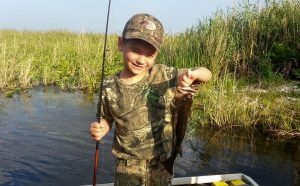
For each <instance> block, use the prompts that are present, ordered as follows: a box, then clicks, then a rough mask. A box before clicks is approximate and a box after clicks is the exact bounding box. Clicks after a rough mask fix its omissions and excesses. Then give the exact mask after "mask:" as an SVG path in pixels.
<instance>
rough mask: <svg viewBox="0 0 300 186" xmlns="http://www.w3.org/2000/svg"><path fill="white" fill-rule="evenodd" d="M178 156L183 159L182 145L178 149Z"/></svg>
mask: <svg viewBox="0 0 300 186" xmlns="http://www.w3.org/2000/svg"><path fill="white" fill-rule="evenodd" d="M178 154H179V155H180V157H182V146H181V145H180V147H179V149H178Z"/></svg>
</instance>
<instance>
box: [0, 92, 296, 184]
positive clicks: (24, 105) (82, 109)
mask: <svg viewBox="0 0 300 186" xmlns="http://www.w3.org/2000/svg"><path fill="white" fill-rule="evenodd" d="M28 95H29V96H28ZM96 103H97V95H95V96H94V97H88V96H86V95H84V94H82V93H80V92H72V93H68V92H62V91H60V90H59V89H56V88H53V87H50V88H43V87H38V88H35V89H32V90H29V92H28V94H27V95H14V97H13V98H10V99H6V98H5V96H4V95H2V94H0V185H46V186H47V185H84V184H91V183H92V176H93V163H94V153H95V142H94V141H93V140H91V139H90V137H89V123H90V122H91V121H94V120H95V112H96V107H97V105H96ZM112 139H113V134H112V133H110V134H109V135H108V136H107V137H105V138H104V140H103V141H104V144H102V145H100V151H99V152H100V155H99V160H100V163H99V170H98V176H97V183H106V182H112V181H113V174H114V173H113V172H114V158H113V157H112V154H111V141H112ZM299 144H300V142H299V139H290V140H280V139H272V138H268V137H265V136H263V135H259V134H256V133H251V132H245V131H230V130H215V129H200V130H199V131H198V134H197V135H196V137H191V138H190V139H189V140H188V141H185V143H184V145H183V157H182V158H181V157H178V158H177V160H176V162H175V176H176V177H179V176H195V175H208V174H225V173H239V172H241V173H245V174H247V175H249V176H250V177H252V178H253V179H254V180H256V181H257V182H258V183H259V184H261V185H270V186H271V185H300V181H299V180H300V179H299V174H300V173H299V170H300V165H299V163H300V160H299V157H300V156H299V153H300V149H299V148H300V146H299Z"/></svg>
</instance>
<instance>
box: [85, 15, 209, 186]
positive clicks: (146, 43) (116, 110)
mask: <svg viewBox="0 0 300 186" xmlns="http://www.w3.org/2000/svg"><path fill="white" fill-rule="evenodd" d="M163 35H164V30H163V26H162V24H161V23H160V21H159V20H157V19H156V18H155V17H153V16H151V15H149V14H137V15H134V16H133V17H131V18H130V19H129V21H128V22H127V23H126V25H125V27H124V30H123V33H122V37H119V39H118V47H119V50H120V51H121V52H122V53H123V61H124V69H123V70H122V71H121V72H119V73H117V74H115V75H114V76H111V77H107V78H106V79H105V81H104V84H103V85H104V86H103V96H102V98H100V99H102V106H101V107H102V109H101V111H100V110H98V112H97V113H98V114H97V116H98V117H99V113H100V112H101V118H98V119H100V123H98V122H93V123H92V124H91V128H90V133H91V137H92V138H93V139H95V140H100V139H102V137H103V136H105V135H106V134H107V133H108V132H109V130H110V129H111V128H112V123H115V133H114V141H113V147H112V153H113V154H114V156H115V157H116V169H115V185H122V186H123V185H155V186H157V185H158V186H159V185H170V183H171V178H172V175H170V173H169V172H168V171H166V169H165V167H164V165H163V163H164V161H165V160H166V159H167V158H169V157H170V156H171V152H172V145H173V144H172V143H173V141H174V139H173V127H172V115H171V107H172V100H173V98H174V95H175V92H176V90H183V89H184V87H189V86H190V85H191V84H192V83H193V82H194V81H199V82H207V81H209V80H210V78H211V72H210V71H209V70H208V69H206V68H204V67H199V68H195V70H181V71H178V70H177V69H176V68H174V67H171V68H170V67H166V66H165V65H159V64H155V58H156V56H157V55H158V52H159V49H160V46H161V44H162V41H163ZM182 88H183V89H182Z"/></svg>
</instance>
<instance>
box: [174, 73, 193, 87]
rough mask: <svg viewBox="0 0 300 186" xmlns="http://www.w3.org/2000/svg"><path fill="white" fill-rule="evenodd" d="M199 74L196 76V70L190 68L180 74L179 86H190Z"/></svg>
mask: <svg viewBox="0 0 300 186" xmlns="http://www.w3.org/2000/svg"><path fill="white" fill-rule="evenodd" d="M196 78H197V76H195V72H194V71H192V70H190V69H188V70H186V71H184V72H182V73H181V74H179V76H178V80H179V81H178V86H179V87H189V86H190V85H191V84H192V83H193V82H194V81H195V80H196Z"/></svg>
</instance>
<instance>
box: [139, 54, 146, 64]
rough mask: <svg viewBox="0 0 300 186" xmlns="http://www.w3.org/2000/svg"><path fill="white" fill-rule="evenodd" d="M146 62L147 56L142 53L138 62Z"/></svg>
mask: <svg viewBox="0 0 300 186" xmlns="http://www.w3.org/2000/svg"><path fill="white" fill-rule="evenodd" d="M145 62H146V58H145V56H143V55H140V56H139V58H138V63H140V64H144V63H145Z"/></svg>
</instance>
